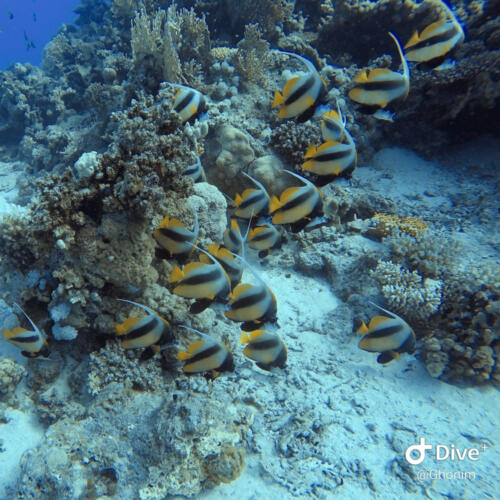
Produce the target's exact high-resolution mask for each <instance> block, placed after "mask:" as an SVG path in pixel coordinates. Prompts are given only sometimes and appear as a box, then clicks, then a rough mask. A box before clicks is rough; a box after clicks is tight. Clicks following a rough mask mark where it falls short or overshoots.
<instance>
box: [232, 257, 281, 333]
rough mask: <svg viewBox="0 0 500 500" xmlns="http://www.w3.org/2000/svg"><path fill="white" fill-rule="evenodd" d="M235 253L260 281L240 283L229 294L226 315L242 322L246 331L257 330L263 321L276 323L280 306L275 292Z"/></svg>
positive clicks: (242, 326) (242, 327)
mask: <svg viewBox="0 0 500 500" xmlns="http://www.w3.org/2000/svg"><path fill="white" fill-rule="evenodd" d="M233 255H234V256H235V257H236V258H237V259H238V260H240V261H242V262H243V263H244V264H245V266H246V267H247V268H248V269H249V270H250V272H251V273H252V274H253V275H254V276H255V278H256V279H257V281H258V283H257V284H250V283H244V284H240V285H238V286H237V287H236V288H235V289H234V290H233V291H232V292H231V293H230V294H229V306H230V309H229V310H228V311H226V312H225V315H226V317H227V318H229V319H230V320H232V321H237V322H242V323H243V324H242V325H241V329H242V330H245V331H252V330H256V329H257V328H259V327H260V326H262V324H263V323H276V321H277V312H278V306H277V302H276V297H275V296H274V294H273V292H272V291H271V289H270V288H269V287H268V286H267V285H266V284H265V283H264V281H263V280H262V279H261V278H260V276H259V275H258V274H257V273H256V272H255V271H254V270H253V269H252V268H251V267H250V266H249V265H248V263H247V262H246V261H245V260H244V259H242V258H241V257H240V256H239V255H236V254H233Z"/></svg>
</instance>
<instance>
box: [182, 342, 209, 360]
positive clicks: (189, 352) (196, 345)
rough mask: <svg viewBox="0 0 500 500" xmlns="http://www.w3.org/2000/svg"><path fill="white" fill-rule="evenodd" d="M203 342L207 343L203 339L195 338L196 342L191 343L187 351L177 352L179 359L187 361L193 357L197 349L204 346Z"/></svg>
mask: <svg viewBox="0 0 500 500" xmlns="http://www.w3.org/2000/svg"><path fill="white" fill-rule="evenodd" d="M203 344H205V342H204V341H203V340H195V341H194V342H192V343H191V344H189V346H188V348H187V351H179V352H178V353H177V359H178V360H179V361H185V360H187V359H190V358H192V357H193V355H194V354H195V353H196V351H197V350H198V349H200V348H201V347H203Z"/></svg>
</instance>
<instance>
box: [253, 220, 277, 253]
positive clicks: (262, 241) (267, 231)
mask: <svg viewBox="0 0 500 500" xmlns="http://www.w3.org/2000/svg"><path fill="white" fill-rule="evenodd" d="M246 241H247V243H248V246H249V247H250V248H253V249H254V250H259V257H260V258H263V257H266V256H267V255H269V254H270V253H271V250H274V249H275V248H280V247H281V235H280V233H279V231H278V230H277V229H276V228H275V227H274V226H273V225H271V224H265V225H263V226H256V227H254V228H253V229H251V230H250V232H249V233H248V237H247V240H246Z"/></svg>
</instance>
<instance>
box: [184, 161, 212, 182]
mask: <svg viewBox="0 0 500 500" xmlns="http://www.w3.org/2000/svg"><path fill="white" fill-rule="evenodd" d="M182 175H183V176H184V177H189V178H190V179H193V182H195V183H197V182H207V177H206V176H205V169H204V168H203V166H202V165H201V161H200V157H199V156H197V157H196V162H195V163H193V164H192V165H189V167H187V168H186V169H185V170H183V172H182Z"/></svg>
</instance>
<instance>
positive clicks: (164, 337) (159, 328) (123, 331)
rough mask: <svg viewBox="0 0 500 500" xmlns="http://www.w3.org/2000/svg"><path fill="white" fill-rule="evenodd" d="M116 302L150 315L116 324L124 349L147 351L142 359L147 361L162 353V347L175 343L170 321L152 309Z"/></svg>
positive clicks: (128, 301)
mask: <svg viewBox="0 0 500 500" xmlns="http://www.w3.org/2000/svg"><path fill="white" fill-rule="evenodd" d="M116 300H119V301H120V302H126V303H128V304H132V305H133V306H136V307H139V308H141V309H143V310H144V311H146V312H147V313H148V315H147V316H143V317H142V318H138V317H130V318H127V319H126V320H125V321H124V322H123V323H116V324H115V330H116V335H117V337H118V338H119V339H120V344H121V346H122V347H123V348H124V349H146V350H145V351H144V353H143V355H142V356H141V358H142V359H147V358H150V357H151V356H153V355H154V354H155V353H156V352H160V349H161V346H163V345H165V344H172V343H173V342H174V337H173V335H172V332H171V330H170V325H169V323H168V321H167V320H166V319H164V318H162V317H161V316H160V315H159V314H157V313H156V312H155V311H153V310H152V309H151V308H149V307H147V306H145V305H142V304H138V303H137V302H133V301H131V300H126V299H116Z"/></svg>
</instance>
